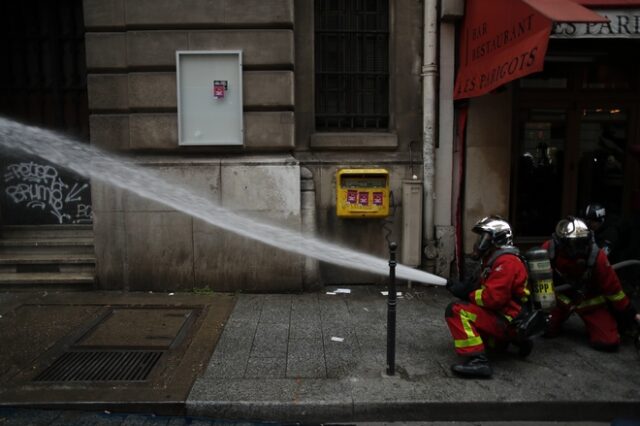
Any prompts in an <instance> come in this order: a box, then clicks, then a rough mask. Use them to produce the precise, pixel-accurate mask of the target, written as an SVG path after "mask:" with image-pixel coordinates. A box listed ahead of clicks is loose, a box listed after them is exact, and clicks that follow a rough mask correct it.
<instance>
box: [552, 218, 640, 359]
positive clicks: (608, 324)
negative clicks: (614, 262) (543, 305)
mask: <svg viewBox="0 0 640 426" xmlns="http://www.w3.org/2000/svg"><path fill="white" fill-rule="evenodd" d="M542 247H543V248H545V249H547V251H548V252H549V259H550V261H551V265H552V267H553V273H554V282H555V283H556V287H555V290H556V298H557V301H558V303H557V306H556V308H555V309H554V310H553V311H552V312H551V321H550V324H549V330H548V332H547V336H549V337H554V336H556V335H557V334H559V333H560V331H561V328H562V324H563V323H564V322H565V321H566V320H567V319H568V318H569V316H570V315H571V314H572V313H573V312H576V313H577V314H578V315H579V316H580V318H581V319H582V321H583V322H584V324H585V327H586V329H587V334H588V336H589V343H590V344H591V346H592V347H593V348H595V349H598V350H602V351H615V350H617V349H618V346H619V345H620V331H624V332H627V333H629V334H630V335H634V334H637V333H638V328H639V324H640V314H638V311H637V310H636V308H635V307H634V306H633V304H632V303H631V301H630V300H629V298H628V297H627V295H626V294H625V292H624V290H623V289H622V286H621V284H620V280H619V279H618V276H617V275H616V273H615V271H614V270H613V268H612V267H611V265H610V264H609V260H608V258H607V255H606V253H605V252H604V250H602V249H601V248H599V247H598V246H597V245H596V243H595V241H594V238H593V234H592V231H591V230H589V228H588V227H587V225H586V223H584V222H583V221H582V220H580V219H577V218H574V217H571V216H570V217H568V218H566V219H563V220H561V221H560V222H558V224H557V226H556V229H555V232H554V233H553V235H552V238H551V240H549V241H546V242H545V243H544V244H543V246H542Z"/></svg>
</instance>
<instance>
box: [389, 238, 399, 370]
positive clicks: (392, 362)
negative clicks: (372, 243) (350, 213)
mask: <svg viewBox="0 0 640 426" xmlns="http://www.w3.org/2000/svg"><path fill="white" fill-rule="evenodd" d="M397 248H398V245H397V244H396V243H394V242H391V243H389V287H388V289H389V292H388V297H387V375H389V376H393V375H394V374H395V372H396V300H397V298H396V296H397V295H396V264H397V262H396V249H397Z"/></svg>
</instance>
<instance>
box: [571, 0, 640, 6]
mask: <svg viewBox="0 0 640 426" xmlns="http://www.w3.org/2000/svg"><path fill="white" fill-rule="evenodd" d="M573 1H575V2H576V3H579V4H583V5H585V6H589V7H621V8H625V7H632V8H635V7H640V0H573Z"/></svg>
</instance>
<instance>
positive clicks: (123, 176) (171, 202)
mask: <svg viewBox="0 0 640 426" xmlns="http://www.w3.org/2000/svg"><path fill="white" fill-rule="evenodd" d="M0 147H1V148H3V149H5V150H8V151H10V152H17V151H22V152H24V153H26V154H30V155H34V156H38V157H41V158H43V159H45V160H47V161H50V162H53V163H56V164H58V165H60V166H62V167H64V168H66V169H69V170H71V171H73V172H75V173H77V174H79V175H81V176H84V177H86V178H92V179H96V180H100V181H102V182H105V183H107V184H110V185H113V186H116V187H118V188H122V189H124V190H127V191H130V192H133V193H135V194H137V195H139V196H141V197H144V198H147V199H150V200H153V201H157V202H160V203H162V204H165V205H167V206H169V207H171V208H173V209H175V210H178V211H181V212H184V213H186V214H189V215H190V216H192V217H195V218H198V219H202V220H204V221H206V222H207V223H209V224H211V225H214V226H217V227H219V228H222V229H225V230H227V231H230V232H233V233H236V234H238V235H241V236H243V237H247V238H250V239H253V240H257V241H260V242H262V243H265V244H268V245H270V246H272V247H276V248H279V249H282V250H285V251H289V252H293V253H297V254H300V255H303V256H307V257H311V258H314V259H317V260H321V261H324V262H328V263H332V264H334V265H339V266H343V267H347V268H351V269H357V270H361V271H366V272H371V273H375V274H378V275H387V274H388V272H389V270H388V264H387V261H385V260H383V259H381V258H378V257H375V256H372V255H369V254H366V253H361V252H358V251H354V250H350V249H346V248H343V247H340V246H338V245H335V244H332V243H329V242H326V241H322V240H320V239H318V238H314V237H309V236H305V235H302V234H301V233H300V232H296V231H293V230H291V229H287V228H284V227H280V226H276V225H272V224H268V223H265V222H262V221H258V220H255V219H253V218H250V217H248V216H245V215H241V214H239V213H236V212H232V211H230V210H227V209H224V208H222V207H220V206H219V205H217V204H216V203H215V202H213V201H212V200H209V199H207V198H205V197H203V196H200V195H197V194H195V193H194V192H192V191H191V190H190V189H188V188H184V187H182V186H179V185H176V184H173V183H171V182H167V181H166V180H165V179H163V178H162V177H160V176H159V175H157V174H156V173H154V172H153V171H152V170H149V169H145V168H144V167H142V166H140V165H138V164H135V163H134V161H132V160H131V159H129V158H126V157H123V156H116V155H115V154H111V153H107V152H105V151H102V150H99V149H97V148H95V147H92V146H90V145H87V144H83V143H81V142H78V141H74V140H72V139H69V138H67V137H65V136H62V135H59V134H57V133H55V132H52V131H49V130H45V129H41V128H38V127H32V126H27V125H23V124H20V123H17V122H15V121H12V120H8V119H6V118H3V117H0ZM396 274H397V277H398V278H401V279H405V280H409V281H416V282H421V283H425V284H433V285H445V284H446V280H445V279H444V278H442V277H439V276H437V275H434V274H430V273H427V272H424V271H420V270H418V269H413V268H410V267H408V266H404V265H397V267H396Z"/></svg>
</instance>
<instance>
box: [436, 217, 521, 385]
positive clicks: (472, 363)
mask: <svg viewBox="0 0 640 426" xmlns="http://www.w3.org/2000/svg"><path fill="white" fill-rule="evenodd" d="M473 232H474V233H476V234H478V237H477V240H476V242H475V244H474V246H473V255H472V256H473V258H474V259H476V260H481V271H482V272H481V276H480V277H479V280H470V281H466V282H460V281H454V280H449V281H448V282H447V289H448V290H449V291H450V292H451V293H452V294H453V295H454V296H456V297H458V298H459V299H460V301H456V302H452V303H451V304H449V306H448V307H447V309H446V312H445V318H446V321H447V325H448V326H449V330H450V331H451V335H452V336H453V339H454V340H453V341H454V346H455V350H456V353H457V354H458V355H460V356H462V357H464V358H465V361H463V362H462V363H460V364H455V365H453V366H451V370H452V371H453V372H454V373H455V374H457V375H460V376H463V377H485V378H488V377H491V375H492V374H493V371H492V369H491V366H490V364H489V360H488V358H487V356H486V353H485V343H484V342H483V338H484V339H486V338H492V339H493V340H494V342H496V344H503V345H508V343H510V342H511V343H514V344H516V345H517V346H519V349H520V355H521V356H527V355H528V354H529V353H530V352H531V348H532V342H531V340H530V339H516V338H515V336H514V334H515V328H514V327H513V324H512V323H513V322H514V319H516V318H520V317H521V316H522V315H521V313H524V311H523V305H524V304H525V303H526V302H527V300H528V299H529V289H528V287H527V277H528V273H527V267H526V266H525V264H524V262H523V261H522V259H521V258H520V254H519V251H518V249H517V248H515V247H514V246H513V235H512V232H511V226H510V225H509V224H508V223H507V222H506V221H505V220H503V219H502V218H500V217H499V216H489V217H485V218H484V219H481V220H480V221H478V222H477V223H476V224H475V226H474V227H473Z"/></svg>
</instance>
